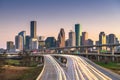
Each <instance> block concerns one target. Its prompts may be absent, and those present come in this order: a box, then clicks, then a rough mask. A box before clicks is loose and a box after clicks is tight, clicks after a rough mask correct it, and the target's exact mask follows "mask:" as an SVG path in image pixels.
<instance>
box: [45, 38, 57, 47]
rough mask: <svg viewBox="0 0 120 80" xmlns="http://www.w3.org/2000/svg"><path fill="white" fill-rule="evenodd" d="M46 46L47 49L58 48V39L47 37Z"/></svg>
mask: <svg viewBox="0 0 120 80" xmlns="http://www.w3.org/2000/svg"><path fill="white" fill-rule="evenodd" d="M45 44H46V47H47V48H51V47H56V39H55V38H54V37H47V39H46V40H45Z"/></svg>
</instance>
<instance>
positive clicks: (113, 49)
mask: <svg viewBox="0 0 120 80" xmlns="http://www.w3.org/2000/svg"><path fill="white" fill-rule="evenodd" d="M114 53H115V47H114V46H112V61H113V62H114V61H115V58H114Z"/></svg>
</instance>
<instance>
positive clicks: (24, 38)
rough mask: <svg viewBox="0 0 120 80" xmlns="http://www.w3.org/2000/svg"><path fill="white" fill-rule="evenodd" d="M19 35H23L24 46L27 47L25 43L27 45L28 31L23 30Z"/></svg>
mask: <svg viewBox="0 0 120 80" xmlns="http://www.w3.org/2000/svg"><path fill="white" fill-rule="evenodd" d="M18 35H21V36H22V37H23V48H24V49H25V45H26V31H21V32H20V33H19V34H18Z"/></svg>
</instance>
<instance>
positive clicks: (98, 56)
mask: <svg viewBox="0 0 120 80" xmlns="http://www.w3.org/2000/svg"><path fill="white" fill-rule="evenodd" d="M97 53H98V55H97V60H98V61H100V55H99V54H100V47H98V49H97Z"/></svg>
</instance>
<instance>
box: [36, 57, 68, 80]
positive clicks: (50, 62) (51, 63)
mask: <svg viewBox="0 0 120 80" xmlns="http://www.w3.org/2000/svg"><path fill="white" fill-rule="evenodd" d="M44 58H45V60H44V67H43V70H42V72H41V74H40V75H39V76H38V78H37V79H36V80H67V78H66V75H65V73H64V70H63V68H62V67H60V65H59V64H58V63H57V62H56V61H55V60H54V59H53V57H52V56H50V55H45V56H44Z"/></svg>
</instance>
